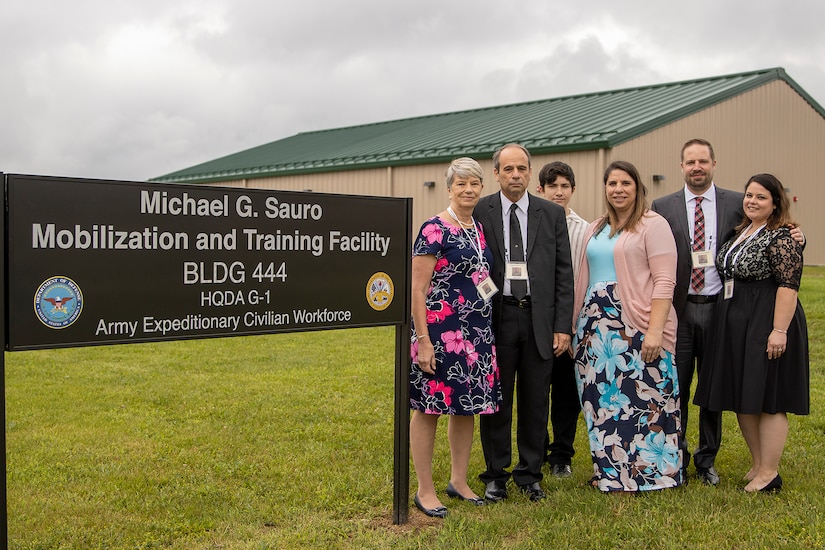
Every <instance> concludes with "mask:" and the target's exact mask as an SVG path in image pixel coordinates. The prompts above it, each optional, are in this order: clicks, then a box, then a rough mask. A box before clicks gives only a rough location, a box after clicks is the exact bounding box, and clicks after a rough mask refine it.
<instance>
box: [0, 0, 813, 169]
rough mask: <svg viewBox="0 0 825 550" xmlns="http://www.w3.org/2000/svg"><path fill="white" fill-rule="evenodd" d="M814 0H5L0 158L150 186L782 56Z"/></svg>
mask: <svg viewBox="0 0 825 550" xmlns="http://www.w3.org/2000/svg"><path fill="white" fill-rule="evenodd" d="M824 15H825V2H823V1H822V0H791V1H790V2H779V1H778V0H748V1H746V0H734V1H726V0H721V1H720V0H713V1H711V0H694V1H692V2H686V3H679V2H672V1H667V0H659V1H655V2H654V1H644V0H625V1H619V2H617V1H615V0H613V1H602V0H579V1H573V2H560V1H553V0H526V1H519V0H512V1H510V2H503V1H501V0H499V1H496V2H493V1H490V0H440V1H434V0H415V1H409V2H399V1H393V0H383V1H377V0H350V1H348V2H335V1H331V0H303V1H296V2H283V1H279V0H270V1H266V0H258V1H252V0H191V1H190V0H131V1H126V0H76V1H74V2H66V1H65V0H64V1H59V2H58V1H54V0H42V1H40V2H33V3H31V2H30V3H28V4H26V3H24V2H6V3H5V4H4V6H3V9H2V10H0V69H2V78H0V171H3V172H7V173H9V172H11V173H26V174H44V175H56V176H77V177H90V178H111V179H123V180H135V181H142V180H145V179H148V178H151V177H155V176H160V175H163V174H166V173H169V172H172V171H175V170H180V169H183V168H187V167H189V166H192V165H194V164H198V163H201V162H204V161H207V160H212V159H214V158H217V157H220V156H224V155H228V154H231V153H235V152H237V151H240V150H243V149H247V148H250V147H254V146H257V145H262V144H264V143H268V142H271V141H276V140H279V139H283V138H285V137H289V136H292V135H295V134H297V133H300V132H308V131H313V130H323V129H328V128H337V127H342V126H351V125H358V124H365V123H369V122H377V121H384V120H393V119H399V118H407V117H413V116H420V115H428V114H437V113H444V112H450V111H458V110H464V109H472V108H478V107H488V106H493V105H505V104H509V103H517V102H521V101H529V100H534V99H544V98H551V97H559V96H566V95H571V94H579V93H588V92H597V91H604V90H613V89H618V88H627V87H634V86H641V85H646V84H657V83H663V82H672V81H677V80H687V79H693V78H703V77H708V76H718V75H724V74H730V73H738V72H745V71H751V70H755V69H765V68H773V67H783V68H784V69H785V70H786V71H787V72H788V74H789V75H790V77H791V78H793V79H794V80H796V82H797V83H799V84H800V85H801V86H802V88H804V89H805V90H806V91H807V92H808V93H809V94H810V95H811V96H813V98H814V99H815V100H817V102H819V103H820V104H821V105H825V32H823V31H822V21H823V19H825V18H824V17H823V16H824Z"/></svg>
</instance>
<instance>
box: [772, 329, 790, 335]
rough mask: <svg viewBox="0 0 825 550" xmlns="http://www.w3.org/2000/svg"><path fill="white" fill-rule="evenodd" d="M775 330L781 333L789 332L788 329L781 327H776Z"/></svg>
mask: <svg viewBox="0 0 825 550" xmlns="http://www.w3.org/2000/svg"><path fill="white" fill-rule="evenodd" d="M773 330H775V331H776V332H779V333H780V334H788V331H787V330H782V329H781V328H774V329H773Z"/></svg>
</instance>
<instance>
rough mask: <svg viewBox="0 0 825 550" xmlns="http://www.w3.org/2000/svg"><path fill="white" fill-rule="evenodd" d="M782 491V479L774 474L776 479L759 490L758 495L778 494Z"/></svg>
mask: <svg viewBox="0 0 825 550" xmlns="http://www.w3.org/2000/svg"><path fill="white" fill-rule="evenodd" d="M781 489H782V477H781V476H780V475H779V474H776V477H775V478H773V479H772V480H771V482H770V483H768V484H767V485H765V486H764V487H762V488H761V489H759V492H760V493H778V492H779V491H780V490H781Z"/></svg>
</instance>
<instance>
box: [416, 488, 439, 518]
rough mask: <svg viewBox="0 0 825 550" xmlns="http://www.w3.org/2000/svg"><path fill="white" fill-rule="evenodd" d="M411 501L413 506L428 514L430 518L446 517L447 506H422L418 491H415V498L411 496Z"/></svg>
mask: <svg viewBox="0 0 825 550" xmlns="http://www.w3.org/2000/svg"><path fill="white" fill-rule="evenodd" d="M413 502H415V507H416V508H418V509H419V510H421V511H422V512H424V514H426V515H428V516H430V517H431V518H442V519H443V518H446V517H447V508H445V507H444V506H439V507H438V508H424V506H423V505H422V504H421V501H420V500H418V493H415V498H413Z"/></svg>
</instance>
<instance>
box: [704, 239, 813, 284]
mask: <svg viewBox="0 0 825 550" xmlns="http://www.w3.org/2000/svg"><path fill="white" fill-rule="evenodd" d="M734 242H736V238H733V239H731V240H729V241H728V242H726V243H725V244H724V245H722V248H720V249H719V253H718V254H717V255H716V269H717V270H718V271H719V273H723V274H724V276H725V277H734V278H735V279H742V280H745V281H759V280H762V279H768V278H773V279H774V280H775V281H776V282H777V284H778V285H779V286H781V287H786V288H791V289H793V290H799V281H800V280H801V279H802V245H800V244H799V243H798V242H796V241H795V240H793V237H791V230H790V229H788V228H787V227H780V228H779V229H763V230H762V231H760V232H759V233H758V234H757V235H756V237H754V238H752V239H750V240H747V239H746V240H745V241H744V242H743V243H739V244H737V245H736V246H733V243H734ZM732 246H733V248H732V249H731V247H732ZM728 250H730V254H728ZM740 251H741V252H740Z"/></svg>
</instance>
